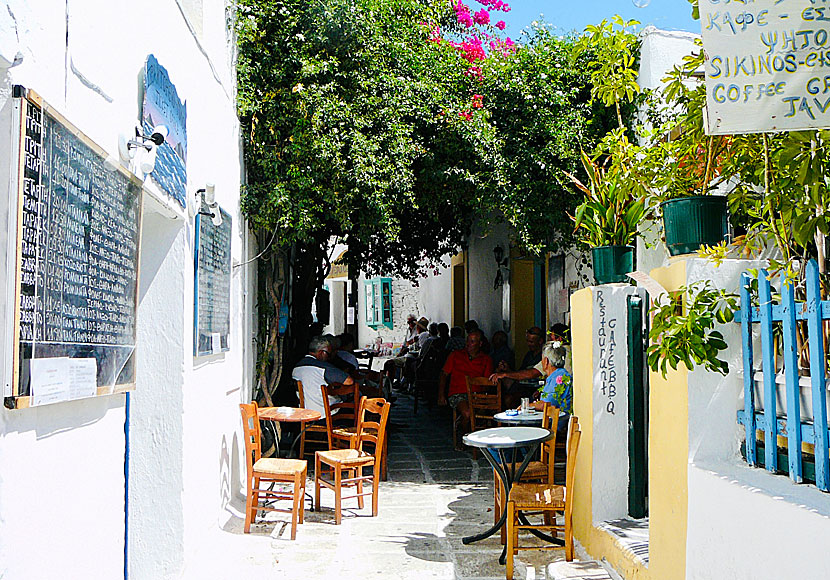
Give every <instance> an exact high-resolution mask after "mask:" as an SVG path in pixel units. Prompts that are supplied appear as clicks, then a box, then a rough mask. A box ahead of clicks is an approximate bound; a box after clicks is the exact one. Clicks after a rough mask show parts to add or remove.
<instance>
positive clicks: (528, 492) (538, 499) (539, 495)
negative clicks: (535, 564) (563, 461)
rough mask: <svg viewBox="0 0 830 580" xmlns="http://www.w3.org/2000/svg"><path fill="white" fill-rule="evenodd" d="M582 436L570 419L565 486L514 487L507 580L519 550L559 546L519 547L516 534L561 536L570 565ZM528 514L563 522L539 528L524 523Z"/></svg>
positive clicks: (509, 516) (546, 523)
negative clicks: (543, 532) (559, 518)
mask: <svg viewBox="0 0 830 580" xmlns="http://www.w3.org/2000/svg"><path fill="white" fill-rule="evenodd" d="M581 435H582V432H581V431H580V430H579V424H578V423H577V422H576V418H575V417H572V418H571V424H570V428H569V436H568V454H567V468H566V475H565V485H553V484H550V483H515V484H513V488H512V489H511V490H510V496H509V498H508V500H507V520H506V524H507V550H506V551H507V566H506V567H505V572H506V576H507V578H508V580H512V578H513V556H514V555H515V554H516V553H518V551H519V550H545V549H558V548H560V547H561V546H541V547H540V546H538V545H534V546H519V530H531V529H533V530H547V531H550V532H557V533H560V532H561V533H563V534H564V539H565V560H567V561H568V562H570V561H571V560H573V556H574V541H573V495H574V494H573V492H574V472H575V467H576V454H577V452H578V450H579V439H580V437H581ZM528 512H543V513H551V515H552V516H555V514H556V513H560V512H561V513H562V515H563V518H562V519H563V522H562V523H561V524H557V523H556V520H555V517H551V518H545V519H544V521H543V522H542V523H541V524H532V523H530V522H528V523H523V522H522V521H520V516H521V515H522V514H526V513H528Z"/></svg>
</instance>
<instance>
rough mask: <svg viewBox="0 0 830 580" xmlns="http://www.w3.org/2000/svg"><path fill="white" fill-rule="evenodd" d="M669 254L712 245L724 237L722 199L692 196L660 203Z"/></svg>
mask: <svg viewBox="0 0 830 580" xmlns="http://www.w3.org/2000/svg"><path fill="white" fill-rule="evenodd" d="M660 207H661V208H662V209H663V228H664V230H665V232H666V247H667V248H668V250H669V254H670V255H672V256H679V255H680V254H690V253H692V252H696V251H697V250H698V248H700V247H701V246H704V245H705V246H712V245H715V244H717V243H718V242H720V241H722V240H724V239H725V238H726V227H727V224H726V215H727V211H726V198H725V197H723V196H720V195H717V196H716V195H695V196H692V197H680V198H677V199H670V200H668V201H664V202H663V203H661V204H660Z"/></svg>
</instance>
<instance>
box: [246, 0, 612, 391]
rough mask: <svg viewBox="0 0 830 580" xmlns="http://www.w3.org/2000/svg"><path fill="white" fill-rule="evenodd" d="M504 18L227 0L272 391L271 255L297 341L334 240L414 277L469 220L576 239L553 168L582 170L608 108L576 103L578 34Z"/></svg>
mask: <svg viewBox="0 0 830 580" xmlns="http://www.w3.org/2000/svg"><path fill="white" fill-rule="evenodd" d="M462 17H463V18H462ZM474 22H475V23H474ZM499 25H503V23H502V22H498V23H496V24H489V16H488V17H486V18H482V17H481V16H480V14H479V13H476V14H475V15H473V14H472V12H471V11H469V9H468V11H467V12H466V13H465V12H464V7H463V5H459V4H457V3H455V4H454V3H452V2H449V1H447V0H420V1H419V0H314V1H309V0H240V1H239V2H238V18H237V35H238V43H239V59H238V109H239V116H240V120H241V123H242V133H243V142H244V150H245V162H246V169H247V184H246V188H245V191H244V192H243V198H242V206H243V211H244V212H245V214H246V215H247V216H248V218H249V219H250V222H251V224H252V226H253V227H254V229H255V231H257V232H258V235H259V240H260V245H261V247H263V249H264V250H266V251H267V252H272V253H273V252H275V251H279V252H282V255H281V257H280V258H279V259H275V258H273V257H269V255H268V254H267V253H266V255H265V256H264V257H263V258H262V259H261V260H260V268H261V269H260V280H261V281H263V282H262V283H263V288H262V292H261V295H260V304H259V310H260V325H259V327H260V376H261V377H262V376H264V375H268V378H267V380H266V382H267V385H263V387H264V388H265V389H266V390H267V389H272V387H273V386H274V385H275V384H276V383H277V382H279V377H278V376H277V375H274V372H276V373H277V374H278V373H279V370H278V369H279V367H280V365H279V364H278V362H279V359H280V356H282V355H281V354H278V351H280V346H279V344H280V341H281V339H280V338H279V337H278V334H277V333H276V330H275V327H276V315H277V310H278V305H279V304H280V301H281V300H283V298H284V288H285V285H286V284H287V280H286V278H285V273H284V272H276V271H275V270H273V268H283V269H285V267H286V264H287V263H289V262H290V263H291V264H292V265H293V270H292V272H293V280H291V284H292V287H293V294H292V300H291V305H292V311H291V316H290V320H291V322H290V324H291V329H292V330H291V331H290V334H292V335H293V337H294V339H295V340H296V341H297V342H298V343H299V344H302V342H303V338H304V337H303V334H302V333H303V332H306V331H307V328H308V326H309V324H310V323H311V303H312V298H313V296H314V293H315V290H316V289H317V288H319V287H320V286H321V285H322V283H323V279H324V277H325V275H326V273H327V268H326V265H327V258H328V257H327V256H326V255H325V248H326V247H327V245H328V243H329V240H330V239H332V238H337V239H338V240H340V241H341V242H343V243H346V244H348V247H349V251H348V253H347V255H346V259H347V262H348V263H349V265H350V266H351V267H353V268H354V270H358V269H359V270H363V271H367V272H369V273H381V272H382V273H383V274H385V275H391V276H400V277H405V278H410V279H415V278H417V277H419V276H422V275H424V274H425V273H426V272H425V271H424V270H427V269H428V268H430V267H431V266H432V265H434V264H435V263H436V262H437V261H439V260H440V259H441V258H443V257H446V256H448V255H450V254H452V253H454V252H456V251H458V250H459V249H460V248H461V246H462V245H463V243H464V240H465V238H466V236H467V235H469V232H470V231H471V228H472V226H473V225H474V224H476V223H481V222H485V224H486V222H488V221H490V220H498V221H503V220H506V221H507V222H508V223H509V224H511V225H512V226H513V228H514V231H515V237H516V240H517V242H519V243H520V244H521V245H522V246H523V247H524V248H526V249H529V250H533V251H540V250H542V249H546V248H554V247H558V246H561V245H563V244H567V243H568V242H569V241H570V237H569V236H570V235H571V232H570V229H571V228H570V227H569V223H568V220H567V217H566V216H567V214H568V213H569V212H572V211H573V208H574V206H575V198H576V195H575V193H574V192H573V191H572V190H571V189H570V188H569V187H567V183H566V182H567V177H566V176H565V174H564V171H565V170H567V171H569V172H577V171H580V174H581V170H580V168H579V152H580V146H583V147H586V148H592V147H593V146H594V145H595V143H596V141H597V140H598V138H599V136H601V135H602V134H603V132H604V127H606V126H608V124H609V123H608V121H609V120H612V119H613V118H614V114H613V112H610V111H609V110H608V109H607V107H605V106H604V105H602V104H601V103H600V104H596V105H591V104H589V103H588V101H589V96H590V78H589V72H588V69H587V59H586V58H585V57H584V56H580V54H578V53H577V51H575V50H574V45H575V41H574V39H569V38H564V39H563V38H558V37H554V36H553V35H551V34H549V33H548V32H546V31H545V30H544V29H538V30H536V31H535V32H534V33H532V34H530V35H529V36H528V39H527V40H526V41H524V42H523V43H522V45H521V46H519V45H514V44H513V43H512V41H510V40H509V39H504V38H501V37H500V32H499V30H500V29H501V28H502V27H503V26H499ZM485 33H486V34H488V35H489V37H485V36H484V34H485ZM482 39H485V40H482ZM488 39H489V40H488ZM491 42H492V43H493V44H492V46H490V43H491ZM488 48H489V50H488ZM486 52H489V54H486ZM286 248H291V252H292V255H291V256H290V258H289V257H286V255H285V251H286ZM280 352H281V351H280ZM298 354H299V352H297V351H295V352H294V356H295V357H296V356H297V355H298ZM286 358H287V359H288V360H286V362H287V363H288V364H290V363H291V362H292V361H291V360H290V359H291V358H292V357H291V356H287V357H286Z"/></svg>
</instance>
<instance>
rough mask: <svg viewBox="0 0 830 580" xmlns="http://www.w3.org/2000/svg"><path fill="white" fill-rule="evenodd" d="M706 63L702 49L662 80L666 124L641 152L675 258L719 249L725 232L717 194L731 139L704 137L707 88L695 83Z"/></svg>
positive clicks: (653, 202) (724, 217)
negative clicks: (705, 247)
mask: <svg viewBox="0 0 830 580" xmlns="http://www.w3.org/2000/svg"><path fill="white" fill-rule="evenodd" d="M703 64H704V59H703V50H702V47H701V50H700V51H699V53H698V54H693V55H690V56H686V57H684V59H683V63H682V64H681V65H679V66H675V67H674V69H673V70H672V71H671V72H670V73H669V74H668V76H667V77H666V79H664V80H665V81H666V83H667V84H666V85H665V87H664V89H663V91H662V101H663V109H662V112H661V113H660V115H661V116H662V119H661V121H662V122H660V123H659V124H658V126H657V128H656V129H654V130H653V131H652V132H651V135H650V141H651V145H650V146H649V147H647V148H646V147H644V148H643V149H642V156H641V158H642V161H643V163H642V168H643V173H642V175H641V176H642V177H643V179H644V183H645V184H647V187H648V191H649V199H650V205H652V206H656V207H655V209H658V208H659V211H660V212H661V213H662V215H663V230H664V233H665V238H666V247H667V249H668V251H669V254H670V255H672V256H676V255H679V254H688V253H691V252H695V251H697V250H698V249H699V248H701V247H702V246H712V245H715V244H718V243H719V242H721V241H723V240H724V239H725V237H726V233H727V199H726V196H724V195H716V194H714V192H715V190H717V189H718V187H719V186H720V185H721V184H723V183H725V182H726V181H727V180H728V179H729V178H730V176H731V175H732V173H731V172H728V171H725V169H724V164H723V159H724V156H725V155H727V154H729V152H730V145H731V138H730V137H728V136H723V135H706V134H705V132H704V128H703V127H704V119H703V112H704V105H705V104H706V88H705V86H704V84H703V83H702V82H700V81H699V80H698V79H696V78H695V77H696V76H697V75H698V74H699V73H700V71H701V70H702V67H703Z"/></svg>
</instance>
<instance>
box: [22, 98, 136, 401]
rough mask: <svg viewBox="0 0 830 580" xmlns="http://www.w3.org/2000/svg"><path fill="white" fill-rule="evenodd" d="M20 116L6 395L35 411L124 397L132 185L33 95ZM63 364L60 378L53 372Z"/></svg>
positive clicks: (131, 311) (132, 336) (131, 347)
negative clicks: (106, 395)
mask: <svg viewBox="0 0 830 580" xmlns="http://www.w3.org/2000/svg"><path fill="white" fill-rule="evenodd" d="M16 90H17V89H16ZM20 108H21V111H20V113H21V117H20V143H21V144H20V171H19V176H18V184H19V190H18V213H17V240H16V241H17V289H16V295H15V300H16V307H15V311H16V314H15V324H16V327H15V340H16V345H15V380H14V381H13V382H14V385H15V389H14V391H13V393H14V395H15V396H18V397H20V396H29V395H32V399H31V401H30V403H31V404H38V403H39V402H40V403H46V402H56V401H59V400H69V399H72V398H80V397H84V396H91V395H94V394H103V392H102V391H97V392H96V389H101V388H106V389H107V391H108V392H114V391H117V390H124V389H126V388H129V387H131V386H133V385H134V384H135V364H134V354H135V341H136V305H137V283H138V255H139V245H140V242H139V236H140V224H141V194H142V187H141V182H140V181H138V179H137V178H136V177H135V176H133V175H131V174H130V173H128V172H127V171H126V170H124V169H123V168H121V167H120V166H112V165H108V164H107V163H106V162H105V160H106V159H107V155H106V153H105V152H104V151H103V150H102V149H101V148H100V147H98V146H97V145H96V144H95V143H93V142H92V141H91V140H89V139H88V138H87V137H86V136H85V135H83V133H81V132H80V131H79V130H78V129H76V128H75V127H74V126H73V125H72V124H71V123H69V122H68V121H67V120H66V119H64V118H63V117H62V116H61V115H60V114H58V113H57V112H56V111H54V110H53V109H51V108H50V107H49V106H48V105H47V104H46V103H44V102H43V100H42V99H40V97H38V96H37V95H36V94H35V93H34V92H33V91H28V93H26V94H25V96H21V97H20ZM63 359H67V360H68V361H69V362H68V363H66V365H64V366H65V369H68V370H60V372H58V371H56V370H54V369H56V368H57V369H63V368H64V367H61V366H59V365H58V362H59V361H62V360H63ZM80 359H92V360H88V361H87V362H80ZM40 360H44V361H46V360H48V361H51V362H50V363H48V364H47V363H46V362H43V363H41V362H35V361H40ZM60 364H64V363H60ZM50 365H51V366H50ZM67 365H68V366H67ZM44 369H47V370H48V371H49V372H46V371H45V370H44ZM36 371H37V372H36ZM37 373H40V374H37ZM57 375H60V376H57ZM65 375H66V376H65ZM73 377H74V378H73ZM35 379H37V380H35ZM38 381H40V387H39V392H37V389H38V387H37V383H38ZM50 385H51V386H50ZM50 389H51V390H50Z"/></svg>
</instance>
